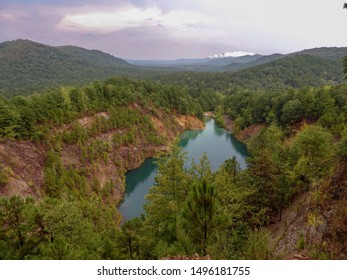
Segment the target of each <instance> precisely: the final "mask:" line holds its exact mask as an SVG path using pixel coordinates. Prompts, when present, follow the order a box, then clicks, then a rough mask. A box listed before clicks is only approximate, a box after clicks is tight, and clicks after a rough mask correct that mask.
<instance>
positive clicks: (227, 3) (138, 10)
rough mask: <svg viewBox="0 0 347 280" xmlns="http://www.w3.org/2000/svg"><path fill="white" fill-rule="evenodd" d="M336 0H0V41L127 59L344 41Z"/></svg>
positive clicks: (346, 32) (342, 13)
mask: <svg viewBox="0 0 347 280" xmlns="http://www.w3.org/2000/svg"><path fill="white" fill-rule="evenodd" d="M344 2H347V1H343V0H287V1H284V0H263V1H261V0H171V1H168V0H165V1H164V0H85V1H82V0H0V42H3V41H8V40H14V39H19V38H20V39H30V40H34V41H37V42H40V43H44V44H48V45H53V46H58V45H77V46H80V47H84V48H87V49H99V50H102V51H105V52H108V53H111V54H113V55H115V56H118V57H122V58H132V59H175V58H201V57H207V56H211V55H214V54H220V53H224V52H233V51H240V50H241V51H246V52H254V53H260V54H270V53H276V52H280V53H289V52H293V51H298V50H302V49H307V48H313V47H323V46H340V47H341V46H347V10H346V9H342V7H343V3H344Z"/></svg>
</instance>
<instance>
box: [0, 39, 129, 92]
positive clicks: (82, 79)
mask: <svg viewBox="0 0 347 280" xmlns="http://www.w3.org/2000/svg"><path fill="white" fill-rule="evenodd" d="M0 61H1V63H0V94H1V95H2V96H13V95H18V94H23V95H25V94H28V93H32V92H34V91H43V90H47V89H49V88H53V87H57V86H60V85H78V84H83V83H88V82H92V81H94V80H97V79H105V78H108V77H110V76H113V75H124V74H127V73H128V72H129V71H133V70H134V66H132V65H130V64H128V63H127V62H126V61H124V60H122V59H120V58H116V57H114V56H112V55H109V54H106V53H103V52H101V51H97V50H86V49H83V48H79V47H73V46H64V47H51V46H47V45H43V44H39V43H36V42H32V41H29V40H16V41H11V42H4V43H1V44H0Z"/></svg>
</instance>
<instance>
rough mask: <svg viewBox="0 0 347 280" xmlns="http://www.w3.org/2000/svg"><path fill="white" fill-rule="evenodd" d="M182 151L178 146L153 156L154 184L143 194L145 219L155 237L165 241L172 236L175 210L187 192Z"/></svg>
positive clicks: (177, 211)
mask: <svg viewBox="0 0 347 280" xmlns="http://www.w3.org/2000/svg"><path fill="white" fill-rule="evenodd" d="M184 160H185V154H184V153H182V149H181V148H179V147H178V146H175V145H174V146H173V147H172V149H171V151H170V152H169V153H168V154H167V155H165V156H163V157H161V158H159V159H158V160H157V166H158V175H157V176H156V178H155V185H154V186H153V187H152V188H151V189H150V190H149V193H148V194H147V195H146V200H147V203H146V204H145V206H144V208H145V211H146V214H147V216H146V223H147V225H150V227H151V230H152V231H153V232H154V233H155V235H156V236H157V237H159V236H160V237H162V238H163V239H164V240H167V241H168V242H169V243H171V242H173V241H174V240H175V239H176V224H177V218H178V214H179V212H180V210H181V208H182V207H183V205H184V202H185V199H186V197H187V195H188V194H189V190H190V187H189V185H188V176H187V174H186V172H185V169H184Z"/></svg>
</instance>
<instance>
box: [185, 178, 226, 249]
mask: <svg viewBox="0 0 347 280" xmlns="http://www.w3.org/2000/svg"><path fill="white" fill-rule="evenodd" d="M182 216H183V218H184V220H185V228H186V230H187V232H188V234H190V236H191V237H192V240H193V242H194V243H195V244H199V243H201V242H202V244H201V245H200V246H199V247H200V248H201V249H202V252H203V254H204V255H206V253H207V245H208V240H209V238H210V236H211V234H212V233H213V232H214V231H215V230H217V229H219V230H222V229H223V228H225V227H226V225H227V224H228V218H227V216H226V215H225V214H222V213H220V206H219V203H218V201H217V196H216V193H215V188H214V187H213V185H211V184H209V183H208V182H207V181H206V180H203V181H202V182H201V183H199V184H198V185H195V187H194V188H193V189H192V191H191V194H190V196H189V198H188V201H187V203H186V206H185V207H184V209H183V212H182Z"/></svg>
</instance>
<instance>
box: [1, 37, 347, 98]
mask: <svg viewBox="0 0 347 280" xmlns="http://www.w3.org/2000/svg"><path fill="white" fill-rule="evenodd" d="M345 56H347V48H316V49H309V50H304V51H300V52H296V53H292V54H288V55H283V54H272V55H259V54H255V55H245V56H239V57H233V56H230V57H217V58H202V59H178V60H164V61H162V60H128V61H125V60H123V59H120V58H117V57H114V56H112V55H110V54H107V53H104V52H101V51H98V50H87V49H83V48H80V47H75V46H63V47H51V46H47V45H43V44H39V43H36V42H32V41H28V40H16V41H11V42H4V43H0V96H5V97H10V96H15V95H19V94H21V95H26V94H31V93H33V92H35V91H37V92H42V91H45V90H47V89H50V88H55V87H58V86H61V85H80V84H85V83H90V82H92V81H95V80H102V79H106V78H109V77H111V76H131V77H135V78H141V79H149V80H155V81H160V82H164V83H179V84H186V85H189V86H192V87H195V88H197V89H198V90H201V89H206V88H211V89H216V90H219V91H224V90H225V89H226V88H228V89H229V90H232V88H240V87H241V88H252V89H274V88H276V89H279V88H281V89H282V88H288V87H300V86H310V85H312V86H317V85H324V84H337V83H341V82H344V75H343V66H342V58H343V57H345ZM130 63H132V64H130ZM134 64H136V65H134Z"/></svg>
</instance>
